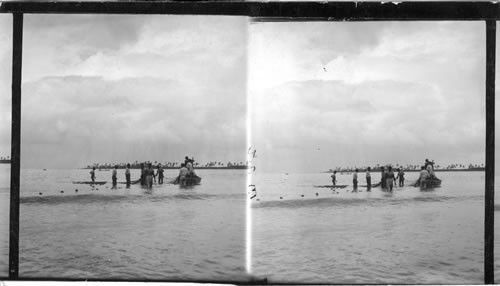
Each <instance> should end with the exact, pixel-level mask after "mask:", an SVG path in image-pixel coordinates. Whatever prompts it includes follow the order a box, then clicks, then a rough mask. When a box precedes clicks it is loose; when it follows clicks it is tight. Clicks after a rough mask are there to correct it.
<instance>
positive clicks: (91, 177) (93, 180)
mask: <svg viewBox="0 0 500 286" xmlns="http://www.w3.org/2000/svg"><path fill="white" fill-rule="evenodd" d="M90 179H91V180H92V183H94V182H95V167H92V171H90Z"/></svg>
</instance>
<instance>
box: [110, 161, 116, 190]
mask: <svg viewBox="0 0 500 286" xmlns="http://www.w3.org/2000/svg"><path fill="white" fill-rule="evenodd" d="M116 169H118V166H117V165H115V168H114V169H113V172H112V174H111V180H112V181H113V189H116V175H117V174H116V173H117V171H116Z"/></svg>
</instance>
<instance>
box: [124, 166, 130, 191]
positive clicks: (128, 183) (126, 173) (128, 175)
mask: <svg viewBox="0 0 500 286" xmlns="http://www.w3.org/2000/svg"><path fill="white" fill-rule="evenodd" d="M125 181H126V182H127V187H130V164H129V163H127V168H126V169H125Z"/></svg>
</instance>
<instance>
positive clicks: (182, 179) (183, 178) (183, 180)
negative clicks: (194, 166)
mask: <svg viewBox="0 0 500 286" xmlns="http://www.w3.org/2000/svg"><path fill="white" fill-rule="evenodd" d="M188 175H189V170H188V169H187V168H186V164H184V163H182V164H181V168H180V169H179V185H181V186H183V187H185V186H186V185H187V176H188Z"/></svg>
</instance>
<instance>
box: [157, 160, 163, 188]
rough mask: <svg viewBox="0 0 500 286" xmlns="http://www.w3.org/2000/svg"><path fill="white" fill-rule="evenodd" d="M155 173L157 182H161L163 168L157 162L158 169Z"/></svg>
mask: <svg viewBox="0 0 500 286" xmlns="http://www.w3.org/2000/svg"><path fill="white" fill-rule="evenodd" d="M156 175H157V176H158V184H160V185H161V184H163V168H162V167H161V164H158V171H157V172H156Z"/></svg>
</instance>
